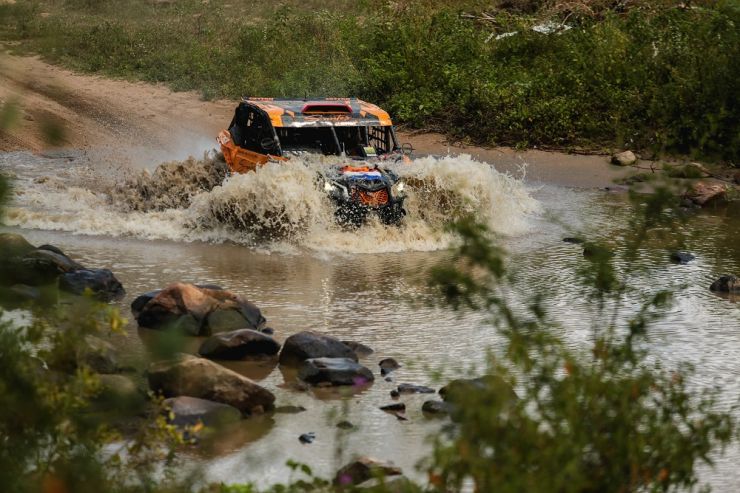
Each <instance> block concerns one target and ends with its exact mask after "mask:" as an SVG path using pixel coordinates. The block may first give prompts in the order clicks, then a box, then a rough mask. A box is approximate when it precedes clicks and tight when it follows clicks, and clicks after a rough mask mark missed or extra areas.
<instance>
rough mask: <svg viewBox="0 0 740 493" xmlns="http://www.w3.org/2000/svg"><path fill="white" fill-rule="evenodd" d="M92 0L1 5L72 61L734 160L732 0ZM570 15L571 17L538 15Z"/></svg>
mask: <svg viewBox="0 0 740 493" xmlns="http://www.w3.org/2000/svg"><path fill="white" fill-rule="evenodd" d="M90 2H91V0H75V2H73V3H72V4H70V8H63V9H61V10H59V9H57V10H56V11H52V15H51V16H50V17H48V18H41V17H39V16H38V13H39V11H40V9H41V8H44V9H49V8H51V5H50V4H46V3H44V2H21V3H20V4H19V5H18V6H1V7H0V8H2V12H3V17H2V18H0V32H1V33H2V36H3V37H4V38H6V39H22V40H23V41H24V48H25V49H31V50H37V51H39V52H41V53H42V54H44V55H45V56H47V57H50V58H51V59H52V60H56V61H61V62H63V63H66V64H69V65H70V66H72V67H74V68H78V69H81V70H85V71H92V72H102V73H106V74H110V75H115V76H123V77H133V78H140V79H144V80H148V81H157V82H167V83H169V84H170V85H171V86H172V87H173V88H175V89H177V90H182V89H197V90H200V91H201V92H202V93H203V95H204V97H230V98H237V97H240V96H243V95H259V96H299V97H302V96H308V97H312V96H323V95H329V96H349V95H358V96H361V97H364V98H366V99H369V100H372V101H374V102H378V103H380V104H383V105H386V106H387V107H388V109H389V110H390V111H391V113H392V114H393V115H394V116H395V117H396V118H397V120H398V122H400V123H405V124H408V125H410V126H413V127H418V128H426V129H431V130H438V131H441V132H444V133H447V134H449V135H452V136H453V137H455V138H459V139H465V140H470V141H472V142H475V143H483V144H504V145H519V146H521V145H524V146H532V145H538V146H553V147H570V146H586V147H592V148H593V147H596V148H605V147H606V148H611V147H630V148H636V149H647V150H651V151H653V152H655V153H657V154H662V153H668V154H675V153H678V154H684V155H686V154H689V155H692V156H696V157H703V158H708V159H718V160H725V161H730V162H737V160H738V152H740V151H738V149H740V145H738V144H740V132H739V131H738V118H739V117H738V114H740V111H738V98H737V94H738V93H740V88H739V87H738V84H740V83H739V82H738V80H740V77H738V69H737V67H738V66H740V64H739V63H738V60H739V59H740V34H738V29H737V28H736V26H737V25H738V23H739V22H740V8H738V4H737V0H725V1H721V2H716V3H711V2H709V3H708V2H699V3H698V4H699V5H703V6H697V7H694V8H679V7H678V6H677V5H678V4H679V2H673V1H668V0H666V1H664V2H658V3H655V2H631V3H629V5H628V7H629V8H627V7H624V8H622V9H619V8H616V9H615V8H614V7H613V4H614V2H586V1H583V2H570V3H568V2H565V3H563V2H499V3H498V5H499V7H500V8H502V9H503V10H493V11H492V14H489V17H488V19H489V21H479V20H476V19H475V15H476V12H480V11H481V9H482V8H483V6H484V4H485V2H475V1H472V0H471V1H468V2H462V3H458V2H446V1H429V0H427V1H424V0H409V1H407V2H397V3H394V4H377V3H374V2H363V3H360V4H358V5H353V6H348V5H347V4H344V3H342V2H336V4H335V5H330V6H328V7H332V6H333V7H334V8H333V9H332V10H331V11H330V10H329V9H328V8H327V10H310V9H308V8H307V7H305V6H302V5H301V4H300V3H299V2H287V4H286V5H284V6H282V7H266V6H257V4H245V6H244V7H243V8H242V9H241V10H239V8H238V7H237V6H234V5H231V4H228V5H229V6H226V5H221V4H220V3H216V2H212V3H210V4H207V5H204V4H202V3H201V2H195V1H190V2H177V3H175V4H172V5H164V6H159V5H156V4H151V3H147V2H143V1H142V2H132V3H131V4H130V5H129V4H127V8H126V9H125V10H122V9H121V8H120V6H119V7H116V4H115V3H111V2H102V3H101V2H92V3H95V4H97V3H101V5H102V8H101V9H98V8H93V7H88V6H87V5H88V4H89V3H90ZM509 4H511V5H509ZM625 5H627V4H625ZM538 9H539V10H538ZM52 10H53V9H52ZM463 12H464V13H466V16H461V15H460V14H461V13H463ZM535 12H539V14H535V15H533V13H535ZM471 15H472V16H473V19H471V18H470V16H471ZM565 18H567V19H568V21H567V22H568V24H569V26H571V27H572V29H569V30H565V31H562V32H559V33H557V34H549V35H548V34H541V33H538V32H535V31H533V30H532V29H531V28H532V27H533V26H534V25H536V24H538V23H542V22H543V20H546V19H550V20H551V21H553V22H559V21H560V20H561V19H565ZM490 19H493V20H494V21H495V22H490ZM512 32H515V33H516V34H514V35H511V36H508V37H502V38H500V39H497V38H496V36H495V35H496V34H502V33H512Z"/></svg>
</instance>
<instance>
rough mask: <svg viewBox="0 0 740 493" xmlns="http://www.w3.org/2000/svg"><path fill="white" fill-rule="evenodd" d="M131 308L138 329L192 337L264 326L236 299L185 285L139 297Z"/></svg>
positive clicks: (246, 304)
mask: <svg viewBox="0 0 740 493" xmlns="http://www.w3.org/2000/svg"><path fill="white" fill-rule="evenodd" d="M150 294H153V296H151V297H149V296H150ZM131 308H132V311H133V313H134V316H135V317H136V321H137V322H138V323H139V326H140V327H146V328H148V329H165V328H177V329H180V330H182V331H184V332H186V333H188V334H191V335H211V334H213V333H216V332H226V331H232V330H238V329H254V330H259V329H261V328H263V327H264V325H265V322H266V320H265V318H264V317H263V316H262V312H260V309H259V308H257V307H256V306H255V305H254V304H253V303H251V302H249V301H247V300H246V299H245V298H243V297H241V296H239V295H236V294H234V293H232V292H230V291H227V290H225V289H213V288H211V287H199V286H196V285H193V284H186V283H175V284H171V285H169V286H167V287H166V288H164V289H162V290H161V291H159V292H153V293H148V294H145V295H142V296H140V297H139V298H137V299H135V300H134V302H133V303H132V304H131Z"/></svg>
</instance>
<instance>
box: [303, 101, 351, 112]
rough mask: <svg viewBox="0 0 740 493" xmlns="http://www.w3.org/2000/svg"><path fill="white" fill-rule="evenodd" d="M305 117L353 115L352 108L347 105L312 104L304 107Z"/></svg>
mask: <svg viewBox="0 0 740 493" xmlns="http://www.w3.org/2000/svg"><path fill="white" fill-rule="evenodd" d="M301 113H303V114H304V115H351V114H352V107H351V106H350V105H348V104H345V103H323V102H322V103H319V104H317V103H311V104H307V105H305V106H303V108H302V109H301Z"/></svg>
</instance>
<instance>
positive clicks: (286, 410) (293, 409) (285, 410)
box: [275, 406, 306, 414]
mask: <svg viewBox="0 0 740 493" xmlns="http://www.w3.org/2000/svg"><path fill="white" fill-rule="evenodd" d="M305 410H306V408H305V407H303V406H278V407H276V408H275V412H276V413H280V414H298V413H302V412H304V411H305Z"/></svg>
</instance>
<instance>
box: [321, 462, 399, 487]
mask: <svg viewBox="0 0 740 493" xmlns="http://www.w3.org/2000/svg"><path fill="white" fill-rule="evenodd" d="M401 474H402V471H401V469H400V468H398V467H396V466H394V465H393V464H392V463H390V462H381V461H379V460H377V459H373V458H371V457H358V458H357V459H355V460H354V461H352V462H350V463H349V464H347V465H345V466H343V467H342V468H341V469H339V470H338V471H337V474H336V476H334V484H335V485H338V486H350V485H358V484H360V483H363V482H365V481H368V480H370V479H373V478H377V477H388V476H399V475H401Z"/></svg>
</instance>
